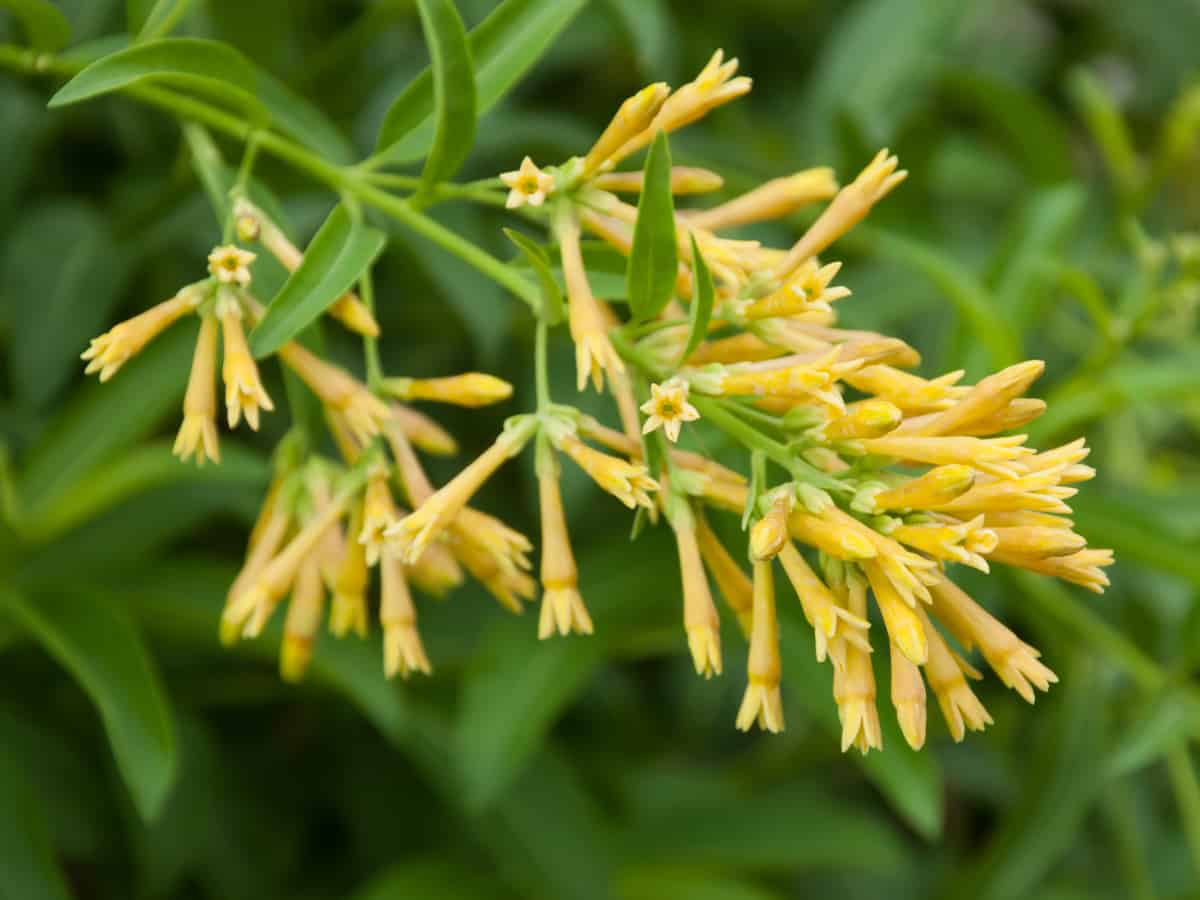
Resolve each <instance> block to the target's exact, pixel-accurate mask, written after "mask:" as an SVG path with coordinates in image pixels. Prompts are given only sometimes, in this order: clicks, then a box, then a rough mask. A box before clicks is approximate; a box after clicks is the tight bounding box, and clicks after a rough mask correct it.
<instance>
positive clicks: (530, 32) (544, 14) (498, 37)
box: [375, 0, 587, 163]
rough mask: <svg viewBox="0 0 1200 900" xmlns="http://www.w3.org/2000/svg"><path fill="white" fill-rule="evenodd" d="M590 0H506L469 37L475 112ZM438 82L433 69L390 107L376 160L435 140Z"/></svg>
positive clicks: (397, 157)
mask: <svg viewBox="0 0 1200 900" xmlns="http://www.w3.org/2000/svg"><path fill="white" fill-rule="evenodd" d="M586 3H587V0H505V2H503V3H501V4H500V5H499V6H497V7H496V9H495V10H493V11H492V13H491V15H489V16H488V17H487V18H486V19H484V20H483V21H482V22H480V23H479V25H478V26H476V27H475V28H473V29H471V32H470V34H468V35H467V49H468V51H469V52H470V56H471V59H472V60H473V61H474V64H475V85H476V114H477V115H480V116H482V115H483V114H484V113H486V112H487V111H488V110H489V109H491V108H492V107H493V106H495V105H496V103H497V102H499V100H500V99H501V98H502V97H503V96H504V95H505V94H507V93H508V92H509V90H510V89H511V88H512V87H513V85H514V84H516V83H517V81H518V80H520V78H521V76H522V75H524V74H525V72H526V71H527V70H528V69H529V67H530V66H532V65H533V64H534V63H535V62H537V60H538V59H539V58H540V57H541V55H542V54H543V53H544V52H545V51H546V48H547V47H549V46H550V44H551V42H552V41H553V40H554V38H555V37H557V36H558V34H559V33H560V32H561V31H562V30H563V29H564V28H566V27H567V25H568V24H569V23H570V21H571V20H572V19H573V18H574V17H575V15H576V14H577V13H578V12H579V11H580V10H581V9H582V8H583V7H584V5H585V4H586ZM433 98H434V86H433V74H432V72H431V71H430V70H429V69H426V70H425V71H423V72H422V73H421V74H420V75H418V76H417V77H416V78H415V79H414V80H413V81H412V83H411V84H410V85H409V86H408V87H407V88H406V89H405V91H404V93H402V94H401V95H400V96H399V97H398V98H397V99H396V101H395V102H394V103H393V104H392V106H391V108H390V109H389V110H388V113H387V116H386V117H385V118H384V121H383V126H382V127H381V128H380V131H379V138H378V140H377V142H376V145H375V149H376V156H375V158H376V160H378V161H380V162H387V163H410V162H415V161H416V160H419V159H421V158H423V157H424V156H425V155H426V154H427V153H428V152H429V148H430V147H431V146H432V145H433V141H434V127H435V126H434V121H433V111H434V99H433Z"/></svg>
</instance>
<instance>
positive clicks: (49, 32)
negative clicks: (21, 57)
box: [0, 0, 71, 53]
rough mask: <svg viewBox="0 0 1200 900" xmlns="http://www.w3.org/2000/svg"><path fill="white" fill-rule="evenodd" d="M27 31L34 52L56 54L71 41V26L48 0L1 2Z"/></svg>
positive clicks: (4, 0) (5, 0) (1, 7)
mask: <svg viewBox="0 0 1200 900" xmlns="http://www.w3.org/2000/svg"><path fill="white" fill-rule="evenodd" d="M0 9H7V10H8V11H9V12H11V13H12V14H13V15H14V16H16V18H17V21H19V22H20V23H21V26H22V27H23V28H24V29H25V34H26V35H27V36H28V37H29V43H30V45H31V46H32V47H33V49H34V50H40V51H42V52H43V53H55V52H57V51H59V50H61V49H62V48H63V47H65V46H67V41H69V40H70V39H71V25H70V23H68V22H67V17H66V16H64V15H63V14H62V11H61V10H60V9H59V8H58V7H57V6H55V5H54V4H53V3H50V2H48V0H0Z"/></svg>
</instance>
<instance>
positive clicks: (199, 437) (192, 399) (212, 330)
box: [171, 316, 221, 465]
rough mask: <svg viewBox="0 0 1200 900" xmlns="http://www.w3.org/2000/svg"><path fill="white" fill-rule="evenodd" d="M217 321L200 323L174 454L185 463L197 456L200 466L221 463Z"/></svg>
mask: <svg viewBox="0 0 1200 900" xmlns="http://www.w3.org/2000/svg"><path fill="white" fill-rule="evenodd" d="M216 368H217V320H216V319H215V318H214V317H213V316H203V317H201V319H200V334H199V336H198V337H197V338H196V350H195V352H194V353H193V355H192V372H191V375H190V376H188V386H187V393H186V394H184V397H183V424H182V425H180V427H179V434H178V435H177V436H176V438H175V446H174V448H173V449H172V451H171V452H173V453H174V454H175V455H176V456H178V457H179V458H180V459H181V460H184V461H186V460H187V458H188V457H189V456H193V455H194V456H195V458H196V462H197V463H198V464H199V465H204V461H205V459H211V460H213V461H214V462H220V461H221V450H220V447H219V446H218V443H217V426H216V422H215V419H216V415H217V389H216Z"/></svg>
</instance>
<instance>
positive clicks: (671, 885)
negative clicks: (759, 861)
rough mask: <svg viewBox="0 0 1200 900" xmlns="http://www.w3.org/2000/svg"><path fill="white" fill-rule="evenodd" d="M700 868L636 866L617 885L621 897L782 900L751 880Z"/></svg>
mask: <svg viewBox="0 0 1200 900" xmlns="http://www.w3.org/2000/svg"><path fill="white" fill-rule="evenodd" d="M699 868H700V867H689V868H685V867H671V866H644V867H643V866H639V867H637V868H634V869H630V870H628V871H626V872H623V873H622V874H621V876H620V879H619V882H618V888H617V896H618V897H620V898H621V900H662V898H664V897H686V898H687V900H781V898H782V897H783V896H784V895H782V894H778V893H776V892H775V891H772V890H767V889H766V888H764V887H761V886H760V885H758V884H755V883H754V882H752V881H747V880H744V879H741V878H737V877H735V876H731V875H722V874H716V873H713V872H711V871H709V870H708V869H707V867H705V868H704V870H703V871H700V870H698V869H699Z"/></svg>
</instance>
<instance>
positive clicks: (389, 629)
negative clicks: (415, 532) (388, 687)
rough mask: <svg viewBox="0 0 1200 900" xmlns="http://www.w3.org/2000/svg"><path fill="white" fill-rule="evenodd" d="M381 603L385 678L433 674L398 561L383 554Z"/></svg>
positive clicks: (395, 555) (410, 595) (390, 555)
mask: <svg viewBox="0 0 1200 900" xmlns="http://www.w3.org/2000/svg"><path fill="white" fill-rule="evenodd" d="M379 572H380V581H381V582H382V587H381V590H380V593H381V598H382V599H381V600H380V606H379V624H380V625H381V626H382V627H383V672H384V674H385V675H386V676H387V677H388V678H394V677H395V676H396V675H400V676H401V677H402V678H408V676H409V675H411V674H412V673H413V672H423V673H424V674H426V675H429V674H431V673H432V671H433V668H432V667H431V666H430V665H429V658H428V657H427V656H426V655H425V647H424V646H423V645H422V644H421V635H420V634H419V633H418V631H417V609H416V607H415V606H414V605H413V601H412V594H410V593H409V590H408V582H407V581H406V580H405V578H404V565H403V563H401V561H400V557H399V556H398V555H397V554H396V553H393V552H391V551H390V550H388V551H385V552H384V554H383V557H382V559H381V561H380V565H379Z"/></svg>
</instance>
